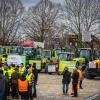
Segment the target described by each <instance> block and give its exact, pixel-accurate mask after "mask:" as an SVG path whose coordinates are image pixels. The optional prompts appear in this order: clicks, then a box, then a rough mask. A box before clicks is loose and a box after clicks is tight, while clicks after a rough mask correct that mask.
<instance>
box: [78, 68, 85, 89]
mask: <svg viewBox="0 0 100 100" xmlns="http://www.w3.org/2000/svg"><path fill="white" fill-rule="evenodd" d="M77 71H78V72H79V83H78V85H79V88H80V89H83V88H82V81H83V77H84V76H83V72H82V70H81V67H79V68H78V70H77Z"/></svg>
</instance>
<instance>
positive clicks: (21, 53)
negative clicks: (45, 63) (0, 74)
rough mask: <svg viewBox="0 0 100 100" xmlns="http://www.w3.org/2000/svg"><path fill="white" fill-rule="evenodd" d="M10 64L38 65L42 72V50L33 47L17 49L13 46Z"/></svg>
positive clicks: (9, 58)
mask: <svg viewBox="0 0 100 100" xmlns="http://www.w3.org/2000/svg"><path fill="white" fill-rule="evenodd" d="M7 59H8V60H7V61H8V64H12V63H13V64H17V65H19V64H20V63H24V65H25V66H26V65H27V64H30V65H32V64H33V63H36V68H37V69H38V70H41V49H40V48H33V47H17V46H13V47H12V48H11V49H10V52H9V55H8V58H7Z"/></svg>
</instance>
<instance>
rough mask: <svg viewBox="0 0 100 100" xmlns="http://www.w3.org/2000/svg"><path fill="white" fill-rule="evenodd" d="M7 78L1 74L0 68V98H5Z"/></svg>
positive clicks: (4, 99)
mask: <svg viewBox="0 0 100 100" xmlns="http://www.w3.org/2000/svg"><path fill="white" fill-rule="evenodd" d="M7 82H8V80H7V78H6V77H4V76H3V71H2V70H0V100H7Z"/></svg>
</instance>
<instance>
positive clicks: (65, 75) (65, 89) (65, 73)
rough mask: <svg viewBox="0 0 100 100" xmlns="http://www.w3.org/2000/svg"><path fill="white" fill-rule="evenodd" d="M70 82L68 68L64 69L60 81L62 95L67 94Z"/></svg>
mask: <svg viewBox="0 0 100 100" xmlns="http://www.w3.org/2000/svg"><path fill="white" fill-rule="evenodd" d="M70 80H71V73H70V72H69V71H68V68H67V67H65V69H64V71H63V79H62V84H63V94H65V95H67V93H68V86H69V83H70Z"/></svg>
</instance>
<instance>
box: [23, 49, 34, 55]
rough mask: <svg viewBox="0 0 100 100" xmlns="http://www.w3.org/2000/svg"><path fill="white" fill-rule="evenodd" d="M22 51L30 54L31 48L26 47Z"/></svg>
mask: <svg viewBox="0 0 100 100" xmlns="http://www.w3.org/2000/svg"><path fill="white" fill-rule="evenodd" d="M23 53H24V54H25V55H30V54H31V53H32V48H28V47H26V48H24V51H23Z"/></svg>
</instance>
